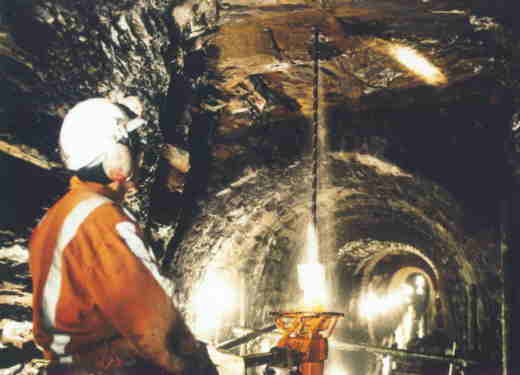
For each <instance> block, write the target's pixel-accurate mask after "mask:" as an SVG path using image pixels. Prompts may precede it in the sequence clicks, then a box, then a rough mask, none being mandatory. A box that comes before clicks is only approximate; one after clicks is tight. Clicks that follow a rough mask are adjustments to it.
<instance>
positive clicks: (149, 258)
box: [116, 221, 174, 297]
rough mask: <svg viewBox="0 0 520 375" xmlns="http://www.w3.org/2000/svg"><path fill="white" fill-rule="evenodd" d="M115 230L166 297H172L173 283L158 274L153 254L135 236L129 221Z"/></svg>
mask: <svg viewBox="0 0 520 375" xmlns="http://www.w3.org/2000/svg"><path fill="white" fill-rule="evenodd" d="M116 230H117V232H118V233H119V235H120V236H121V238H122V239H123V240H124V241H125V243H126V245H127V246H128V247H129V248H130V250H131V251H132V253H133V254H134V255H135V256H136V257H137V258H139V259H140V260H141V262H142V263H143V264H144V266H145V267H146V268H147V269H148V271H150V273H151V274H152V276H153V277H154V279H155V280H156V281H157V282H158V283H159V285H160V286H161V287H162V289H163V290H164V292H165V293H166V295H167V296H168V297H172V296H173V291H174V284H173V282H172V281H171V280H169V279H167V278H165V277H163V276H162V275H161V274H160V273H159V268H158V266H157V263H156V262H155V257H154V255H153V253H152V252H151V251H150V250H148V249H147V247H146V246H145V244H144V242H143V240H142V239H141V238H140V237H139V236H138V235H137V232H136V227H135V224H133V223H131V222H129V221H124V222H122V223H119V224H117V225H116Z"/></svg>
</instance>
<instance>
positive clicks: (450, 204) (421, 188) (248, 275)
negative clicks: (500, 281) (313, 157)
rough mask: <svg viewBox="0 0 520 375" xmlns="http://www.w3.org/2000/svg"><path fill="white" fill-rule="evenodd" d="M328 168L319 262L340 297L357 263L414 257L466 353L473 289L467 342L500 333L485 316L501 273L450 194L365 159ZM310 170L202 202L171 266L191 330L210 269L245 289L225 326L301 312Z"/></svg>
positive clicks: (292, 170) (260, 174)
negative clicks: (473, 297) (474, 321)
mask: <svg viewBox="0 0 520 375" xmlns="http://www.w3.org/2000/svg"><path fill="white" fill-rule="evenodd" d="M326 164H327V170H329V171H330V176H329V178H328V179H327V185H326V186H322V187H321V189H320V193H319V197H318V200H319V208H320V209H319V222H320V223H323V225H321V224H320V249H321V261H322V263H324V264H326V265H327V268H328V269H329V275H332V276H329V277H330V278H331V280H332V281H333V282H335V283H336V289H340V290H339V292H341V289H342V288H344V287H346V288H347V289H348V288H351V289H356V288H360V287H361V285H362V283H361V282H359V278H358V279H357V280H358V281H356V276H355V273H356V267H358V268H359V269H362V268H363V267H364V268H365V269H366V263H367V262H373V263H374V264H375V263H377V261H374V259H375V258H374V256H375V257H377V256H378V254H379V255H384V254H385V252H387V253H389V254H390V253H392V250H393V253H396V251H397V253H399V252H401V253H402V252H408V253H410V254H413V255H414V256H415V257H417V258H418V259H420V260H421V261H420V262H419V263H421V262H422V266H421V265H419V266H421V267H423V268H424V269H425V274H428V275H429V277H430V279H431V280H432V284H435V286H434V289H435V293H436V294H438V296H439V299H438V300H439V306H437V308H438V310H439V311H441V312H442V313H441V315H442V319H443V323H441V324H440V325H441V326H443V327H441V328H444V329H445V331H446V332H447V333H448V335H449V336H450V339H451V340H453V341H457V342H458V343H459V345H461V346H462V347H463V348H465V350H469V348H470V346H471V345H473V346H474V345H475V343H473V344H471V345H470V343H469V342H467V341H468V338H469V337H470V333H469V330H470V329H471V328H468V311H467V307H468V306H469V304H468V299H467V296H468V290H469V289H470V287H471V286H472V285H476V286H477V290H478V297H479V303H478V311H477V312H475V313H474V314H477V315H478V317H479V318H480V319H479V322H478V327H477V328H476V329H477V330H478V331H479V332H473V333H471V337H473V338H474V337H483V335H486V334H493V333H494V334H496V333H497V332H498V324H497V322H496V321H490V320H486V316H487V312H486V309H488V308H493V307H492V306H496V305H497V301H496V300H494V299H493V298H494V296H493V291H492V290H491V291H490V290H489V289H487V288H486V287H484V285H487V283H489V281H490V280H489V279H493V278H496V272H497V270H495V271H494V273H493V272H491V273H487V274H484V273H481V272H480V270H481V269H483V268H484V267H483V265H482V264H481V258H480V257H479V254H480V252H481V251H482V250H483V249H479V248H478V241H477V240H472V239H471V233H468V232H467V231H466V229H465V224H464V220H465V219H464V216H463V212H462V211H461V210H460V208H459V207H458V205H457V204H456V202H454V201H453V199H452V198H451V197H450V195H449V194H448V193H447V192H446V191H444V190H443V189H442V188H440V187H439V186H436V185H435V184H433V183H431V182H430V181H427V180H424V179H422V178H420V177H417V176H412V175H410V174H407V173H405V172H403V171H402V170H400V169H399V168H398V167H396V166H395V165H391V164H389V163H387V162H385V161H383V160H380V159H377V158H375V157H372V156H369V155H366V154H365V155H362V154H347V153H335V154H329V158H328V159H327V161H326ZM310 171H311V168H310V164H309V163H308V162H307V161H298V162H295V163H293V164H291V165H286V166H280V167H273V168H270V169H267V168H259V169H257V170H255V171H253V172H251V171H250V172H249V174H248V175H244V176H242V178H240V179H238V180H237V181H235V183H233V184H231V185H230V187H229V188H227V189H224V190H222V191H220V192H217V193H215V194H213V195H212V196H211V197H209V199H208V200H207V201H205V202H201V203H200V210H199V214H198V216H197V217H196V218H195V221H194V223H193V226H192V229H191V230H190V231H188V233H187V234H186V236H185V237H184V240H183V241H182V242H181V243H180V247H179V248H178V250H177V253H176V254H177V257H176V259H175V262H174V269H175V272H176V273H177V275H180V276H179V277H178V279H177V285H178V288H177V290H178V294H177V303H178V304H179V306H181V308H182V309H183V310H184V312H185V313H186V316H187V318H188V321H189V322H190V324H191V325H192V326H194V329H195V331H196V330H197V329H196V325H197V322H196V318H197V317H196V315H197V312H196V311H195V310H194V305H193V299H194V295H195V294H196V290H197V288H199V286H200V285H201V282H202V280H204V277H205V274H207V272H208V270H216V272H221V271H225V272H228V273H230V274H233V275H234V276H232V279H233V281H232V284H233V283H234V285H233V288H234V289H236V290H240V291H245V293H243V297H242V298H243V299H239V298H237V299H236V300H235V302H234V303H236V305H237V306H236V307H235V309H234V312H233V313H230V315H228V316H227V317H226V318H225V319H224V320H225V321H226V323H222V324H224V325H227V328H230V327H231V326H240V325H243V324H245V325H247V326H249V327H252V328H258V327H260V326H261V325H263V324H265V323H268V322H270V318H269V315H268V312H269V311H273V310H281V309H290V308H294V307H295V306H297V304H298V298H299V297H300V293H301V292H300V291H299V288H298V283H297V272H296V265H297V264H298V263H301V253H302V249H303V248H304V245H305V241H306V238H305V232H306V225H307V224H308V222H309V218H310V197H311V195H310V191H309V187H310V186H311V176H310ZM383 257H384V256H381V257H380V258H381V259H382V258H383ZM363 263H365V264H363ZM419 263H416V265H417V264H419ZM338 267H339V268H338ZM342 267H343V271H338V270H340V269H341V268H342ZM373 268H375V266H374V267H373ZM341 273H342V274H343V275H347V276H348V275H351V276H348V277H349V280H348V282H350V283H351V285H350V286H348V287H347V286H345V285H346V284H345V283H341V282H340V283H337V280H338V277H337V275H339V274H341ZM334 275H336V276H334ZM335 277H336V281H334V280H335ZM356 282H359V284H356ZM342 285H343V286H342ZM339 294H341V293H339ZM344 294H345V293H344ZM346 294H347V295H348V293H346ZM337 295H338V294H337V293H336V297H337ZM207 302H208V304H210V305H211V301H210V300H208V301H207ZM241 303H242V304H245V306H242V307H240V306H239V305H240V304H241ZM343 306H345V305H343ZM240 311H241V313H240ZM347 319H349V318H348V317H347ZM222 332H225V329H224V331H222ZM228 332H229V329H228ZM221 334H222V333H221ZM220 338H222V337H220Z"/></svg>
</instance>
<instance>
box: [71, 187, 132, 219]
mask: <svg viewBox="0 0 520 375" xmlns="http://www.w3.org/2000/svg"><path fill="white" fill-rule="evenodd" d="M80 204H84V205H85V206H88V209H90V211H91V213H90V214H89V216H88V219H89V221H90V220H92V221H96V222H102V223H106V224H111V223H113V224H116V223H119V222H122V221H132V222H134V221H135V218H134V217H133V216H132V214H131V213H130V212H129V211H128V210H127V209H125V208H124V207H123V206H121V205H120V204H119V203H117V202H114V201H113V200H111V199H110V198H107V197H105V196H103V195H99V194H94V195H92V196H90V197H88V198H86V199H84V200H83V201H82V202H81V203H80Z"/></svg>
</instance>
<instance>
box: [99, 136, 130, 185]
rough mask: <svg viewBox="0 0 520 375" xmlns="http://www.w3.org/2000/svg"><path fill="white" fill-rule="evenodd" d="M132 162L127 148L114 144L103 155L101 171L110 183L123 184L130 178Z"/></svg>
mask: <svg viewBox="0 0 520 375" xmlns="http://www.w3.org/2000/svg"><path fill="white" fill-rule="evenodd" d="M133 169H134V161H133V158H132V153H131V152H130V150H129V149H128V147H127V146H125V145H123V144H120V143H116V144H114V145H113V146H112V147H111V148H110V150H109V151H108V152H107V153H106V154H105V159H104V160H103V170H104V171H105V174H106V175H107V176H108V178H109V179H110V180H112V181H119V182H123V181H126V180H127V179H128V178H129V177H131V176H132V172H133Z"/></svg>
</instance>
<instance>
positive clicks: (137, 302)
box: [29, 97, 216, 375]
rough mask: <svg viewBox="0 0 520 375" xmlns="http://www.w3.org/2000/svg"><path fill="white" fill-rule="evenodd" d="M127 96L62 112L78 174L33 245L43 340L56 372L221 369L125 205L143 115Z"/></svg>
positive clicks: (67, 154) (66, 146)
mask: <svg viewBox="0 0 520 375" xmlns="http://www.w3.org/2000/svg"><path fill="white" fill-rule="evenodd" d="M122 102H123V104H121V103H114V102H112V101H110V100H108V99H104V98H93V99H88V100H85V101H83V102H80V103H78V104H76V105H75V106H74V107H73V108H72V109H71V110H70V111H69V112H68V113H67V115H66V116H65V118H64V120H63V124H62V127H61V132H60V138H59V146H60V151H61V155H62V158H63V161H64V163H65V166H66V167H67V168H68V169H69V170H71V171H73V174H74V176H73V177H72V178H71V181H70V189H69V191H68V192H67V193H66V194H65V195H64V196H63V197H62V198H61V199H60V200H59V201H58V202H57V203H56V204H55V205H54V206H53V207H51V208H50V209H49V210H48V211H47V213H46V214H45V216H44V217H43V219H42V220H41V221H40V223H39V224H38V225H37V227H36V228H35V230H34V232H33V234H32V236H31V240H30V245H29V247H30V270H31V273H32V281H33V322H34V337H35V340H36V343H37V344H38V345H39V346H40V347H41V348H42V349H43V351H44V355H45V358H47V359H49V360H50V363H51V365H50V366H49V367H48V369H47V373H48V374H49V375H57V374H60V375H61V374H86V373H96V374H151V375H152V374H175V375H177V374H178V375H183V374H186V375H188V374H190V375H191V374H212V373H213V374H214V373H216V371H215V367H214V366H213V364H212V363H211V360H210V359H209V357H208V355H207V351H206V348H205V346H204V345H203V344H202V343H200V342H198V341H197V340H196V339H195V337H194V336H193V334H192V333H191V331H190V330H189V328H188V327H187V325H186V324H185V322H184V320H183V318H182V316H181V315H180V313H179V311H178V310H177V309H176V308H175V306H174V304H173V303H172V296H171V294H172V288H173V285H172V284H171V281H170V280H169V279H166V278H164V277H163V276H162V275H161V273H160V272H159V268H158V266H157V263H156V261H155V258H154V255H153V253H152V252H151V251H150V250H149V249H148V248H147V246H146V244H145V242H144V241H143V235H142V233H141V231H140V229H139V227H138V225H137V224H136V222H135V220H134V218H133V217H132V216H131V214H130V213H129V212H127V211H126V210H125V209H124V208H123V206H122V205H121V202H122V201H123V198H124V196H125V194H126V193H128V192H129V191H130V190H132V189H134V188H135V187H134V181H133V179H135V175H136V172H137V167H136V150H135V147H133V146H132V142H130V139H131V138H133V137H130V133H131V132H132V131H134V130H135V129H136V128H138V127H139V126H141V125H143V124H144V123H145V121H144V120H143V119H142V118H141V117H139V116H140V115H141V112H142V105H141V104H140V102H139V101H137V100H136V98H135V97H134V98H125V100H123V101H122ZM132 109H133V110H132Z"/></svg>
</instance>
